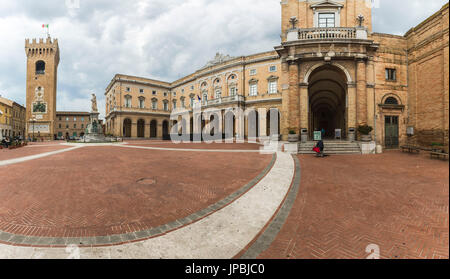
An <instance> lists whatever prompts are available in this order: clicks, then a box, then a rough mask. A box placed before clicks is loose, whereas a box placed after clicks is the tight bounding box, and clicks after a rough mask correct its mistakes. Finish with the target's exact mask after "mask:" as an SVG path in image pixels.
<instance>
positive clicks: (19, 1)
mask: <svg viewBox="0 0 450 279" xmlns="http://www.w3.org/2000/svg"><path fill="white" fill-rule="evenodd" d="M378 1H379V7H378V8H375V9H374V10H373V22H374V31H375V32H382V33H390V34H398V35H402V34H404V33H405V32H406V31H408V30H409V29H410V28H411V27H413V26H415V25H417V24H418V23H420V22H421V21H422V20H424V19H426V18H427V17H428V16H430V15H432V14H433V13H434V12H435V11H437V10H439V9H440V8H441V7H442V5H444V4H445V3H446V2H448V1H447V0H445V1H444V0H427V1H424V0H395V1H391V0H378ZM77 2H79V6H78V7H77ZM0 4H1V5H0V34H1V36H2V38H1V42H0V61H1V63H0V65H1V67H0V95H2V96H3V97H6V98H9V99H12V100H15V101H17V102H18V103H21V104H24V103H25V87H26V84H25V83H26V57H25V52H24V40H25V38H39V37H45V33H44V32H43V29H42V24H44V23H45V24H50V34H51V36H52V37H54V38H58V40H59V47H60V50H61V62H60V64H59V72H58V102H57V106H58V107H57V109H58V110H82V111H89V109H90V93H92V92H95V93H96V94H97V98H98V102H99V110H100V111H101V112H102V116H104V114H103V112H104V110H105V105H104V95H103V94H104V89H105V88H106V86H107V85H108V83H109V82H110V81H111V79H112V78H113V76H114V74H116V73H122V74H129V75H137V76H144V77H149V78H155V79H160V80H164V81H174V80H176V79H177V78H179V77H182V76H184V75H187V74H190V73H192V72H194V71H195V70H197V69H198V68H200V67H202V66H203V65H204V64H206V62H207V61H209V60H211V59H212V58H213V57H214V55H215V53H216V52H221V53H225V54H230V55H232V56H240V55H248V54H252V53H257V52H262V51H268V50H272V49H273V47H274V46H276V45H278V44H279V42H280V13H281V8H280V0H68V1H66V0H40V1H36V0H0Z"/></svg>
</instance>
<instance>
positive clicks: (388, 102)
mask: <svg viewBox="0 0 450 279" xmlns="http://www.w3.org/2000/svg"><path fill="white" fill-rule="evenodd" d="M384 104H385V105H398V100H397V99H396V98H394V97H389V98H387V99H386V101H384Z"/></svg>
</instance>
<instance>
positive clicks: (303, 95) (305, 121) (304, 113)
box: [300, 83, 309, 133]
mask: <svg viewBox="0 0 450 279" xmlns="http://www.w3.org/2000/svg"><path fill="white" fill-rule="evenodd" d="M302 129H307V130H308V129H309V94H308V84H307V83H301V84H300V133H301V131H302ZM307 132H309V131H307Z"/></svg>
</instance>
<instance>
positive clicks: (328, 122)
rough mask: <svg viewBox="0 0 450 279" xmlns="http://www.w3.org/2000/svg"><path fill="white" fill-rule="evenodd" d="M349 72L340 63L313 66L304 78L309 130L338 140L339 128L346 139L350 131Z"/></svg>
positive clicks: (310, 134) (311, 132)
mask: <svg viewBox="0 0 450 279" xmlns="http://www.w3.org/2000/svg"><path fill="white" fill-rule="evenodd" d="M351 80H352V79H351V77H350V74H349V72H348V71H347V70H346V69H345V68H344V67H343V66H342V65H339V64H326V63H319V64H316V65H314V66H313V67H311V69H310V70H309V71H308V72H307V74H306V75H305V79H304V84H307V86H308V125H309V127H308V130H309V136H310V137H311V138H312V137H313V134H314V131H322V130H324V131H325V136H324V137H325V138H326V139H327V138H328V139H333V138H335V131H336V129H340V130H341V135H342V136H345V134H346V131H347V128H348V121H347V120H348V105H347V100H348V99H347V92H348V88H347V86H348V84H349V83H351V82H352V81H351Z"/></svg>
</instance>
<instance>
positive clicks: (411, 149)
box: [401, 145, 420, 153]
mask: <svg viewBox="0 0 450 279" xmlns="http://www.w3.org/2000/svg"><path fill="white" fill-rule="evenodd" d="M401 149H402V152H408V153H413V152H416V153H420V148H419V147H417V146H412V145H404V146H401Z"/></svg>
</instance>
